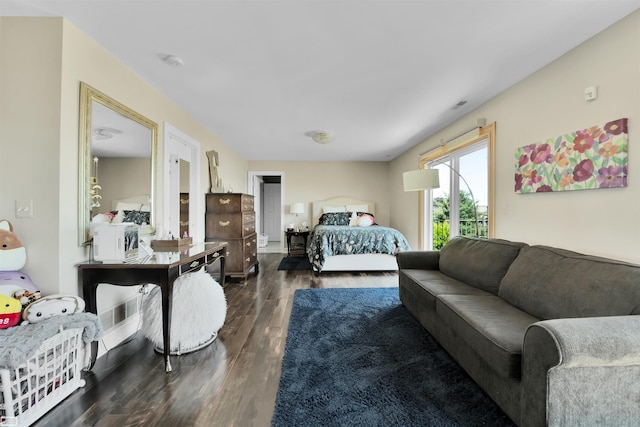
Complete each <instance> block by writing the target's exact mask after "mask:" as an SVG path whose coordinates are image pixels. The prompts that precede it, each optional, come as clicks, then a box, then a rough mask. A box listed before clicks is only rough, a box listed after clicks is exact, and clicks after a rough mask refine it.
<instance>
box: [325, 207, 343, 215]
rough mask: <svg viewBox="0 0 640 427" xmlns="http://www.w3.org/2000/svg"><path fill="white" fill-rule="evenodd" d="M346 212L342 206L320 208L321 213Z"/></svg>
mask: <svg viewBox="0 0 640 427" xmlns="http://www.w3.org/2000/svg"><path fill="white" fill-rule="evenodd" d="M346 211H347V208H345V207H344V206H323V207H322V212H323V213H333V212H346Z"/></svg>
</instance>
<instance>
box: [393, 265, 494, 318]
mask: <svg viewBox="0 0 640 427" xmlns="http://www.w3.org/2000/svg"><path fill="white" fill-rule="evenodd" d="M399 282H400V285H401V286H403V287H405V288H406V289H408V290H409V291H410V292H411V293H413V294H414V295H419V296H420V297H421V300H422V301H423V302H424V303H425V304H427V305H428V307H426V308H428V309H430V310H434V311H435V309H436V298H437V297H438V295H444V294H454V295H491V294H490V293H488V292H486V291H483V290H482V289H478V288H475V287H473V286H469V285H467V284H464V283H462V282H460V281H458V280H456V279H452V278H451V277H449V276H447V275H445V274H442V273H441V272H439V271H437V270H411V269H410V270H400V277H399Z"/></svg>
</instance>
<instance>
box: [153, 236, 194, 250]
mask: <svg viewBox="0 0 640 427" xmlns="http://www.w3.org/2000/svg"><path fill="white" fill-rule="evenodd" d="M192 243H193V237H183V238H181V239H167V240H152V241H151V247H152V248H153V249H154V250H156V251H162V250H179V249H180V248H182V247H183V246H189V245H190V244H192Z"/></svg>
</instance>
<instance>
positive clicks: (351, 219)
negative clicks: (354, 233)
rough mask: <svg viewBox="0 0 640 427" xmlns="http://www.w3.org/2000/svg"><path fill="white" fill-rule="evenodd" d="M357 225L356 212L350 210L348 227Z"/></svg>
mask: <svg viewBox="0 0 640 427" xmlns="http://www.w3.org/2000/svg"><path fill="white" fill-rule="evenodd" d="M357 226H358V213H357V212H351V217H349V227H357Z"/></svg>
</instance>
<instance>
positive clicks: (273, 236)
mask: <svg viewBox="0 0 640 427" xmlns="http://www.w3.org/2000/svg"><path fill="white" fill-rule="evenodd" d="M248 182H249V189H248V193H249V194H251V195H253V196H254V209H255V212H256V232H257V234H258V238H259V239H258V252H259V253H264V252H277V253H282V252H283V251H284V239H283V230H284V226H283V221H284V215H283V205H282V202H283V200H284V172H276V171H249V179H248Z"/></svg>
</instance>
